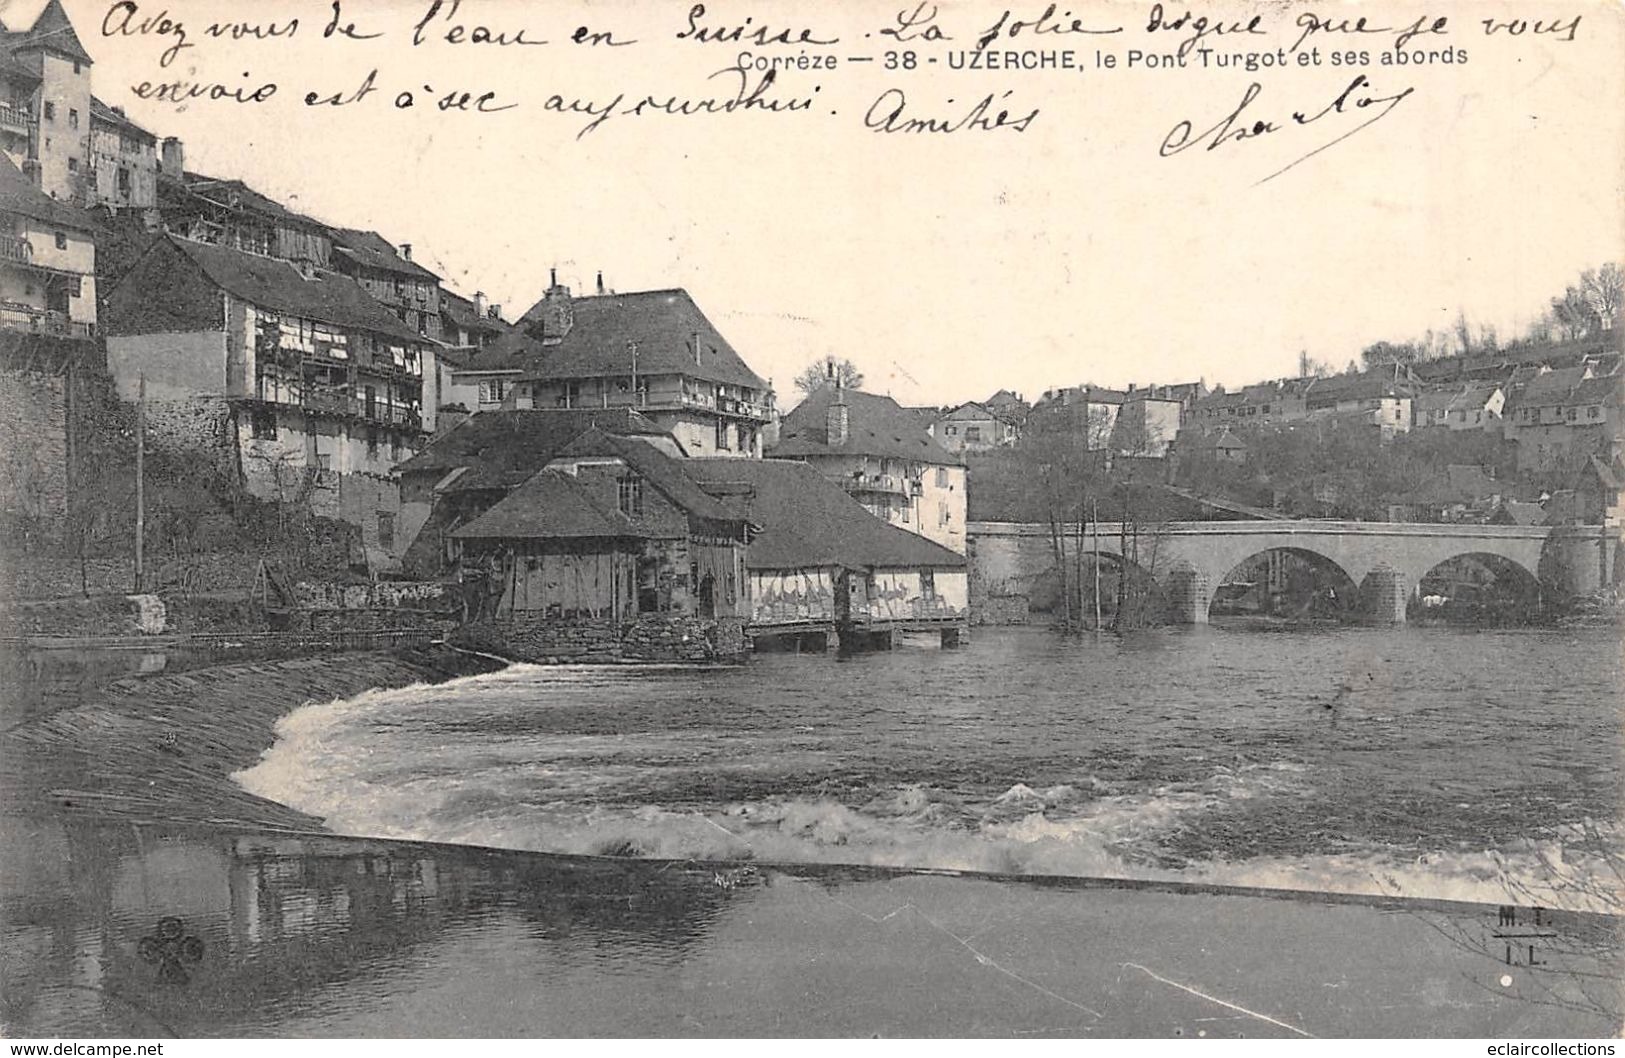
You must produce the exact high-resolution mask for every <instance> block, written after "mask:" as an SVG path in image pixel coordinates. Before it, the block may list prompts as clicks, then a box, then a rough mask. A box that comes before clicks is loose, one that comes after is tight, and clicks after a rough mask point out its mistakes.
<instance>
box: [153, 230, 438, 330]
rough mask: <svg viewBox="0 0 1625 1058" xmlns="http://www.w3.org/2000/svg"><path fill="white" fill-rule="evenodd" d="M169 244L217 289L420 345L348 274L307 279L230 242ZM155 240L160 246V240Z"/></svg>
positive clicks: (178, 241) (279, 262)
mask: <svg viewBox="0 0 1625 1058" xmlns="http://www.w3.org/2000/svg"><path fill="white" fill-rule="evenodd" d="M168 240H169V243H170V244H171V245H172V246H174V247H175V248H176V249H178V250H179V251H180V252H181V253H183V254H185V255H186V256H187V257H189V258H191V259H192V261H193V262H194V263H196V264H197V266H198V267H199V268H201V269H202V270H203V273H204V274H205V275H206V276H208V277H209V280H210V281H211V282H212V283H214V284H215V285H216V286H218V287H219V288H220V289H222V290H224V291H226V292H227V293H230V294H235V295H236V296H238V297H240V298H242V299H243V300H244V301H248V302H252V303H253V304H255V305H258V306H261V307H263V308H267V309H272V310H274V311H276V312H286V313H289V314H291V315H295V316H303V317H305V318H307V319H312V320H319V321H320V322H322V323H331V324H336V325H337V326H340V327H353V328H355V329H356V330H361V331H370V332H372V333H374V334H383V335H388V336H389V337H392V338H397V339H400V340H402V341H405V342H410V343H413V344H421V343H423V342H425V341H427V339H425V338H424V337H423V336H422V335H420V334H417V333H416V332H415V331H412V330H409V329H408V328H407V326H406V324H404V323H402V322H401V321H400V320H398V319H396V318H395V316H394V314H392V313H391V312H389V311H388V310H387V309H385V308H384V307H383V306H382V305H380V304H379V303H378V302H377V301H374V300H373V299H372V298H371V297H369V296H368V294H367V292H366V291H365V290H363V289H361V286H360V284H358V283H357V282H356V281H355V280H353V279H351V278H350V277H349V276H342V275H339V274H338V273H337V272H322V271H318V272H317V273H316V274H315V277H314V278H312V279H306V278H305V277H304V276H303V275H301V274H300V273H299V270H298V269H297V268H295V267H294V266H293V265H292V264H290V263H288V262H287V261H284V260H282V259H280V258H276V257H262V256H260V255H259V254H252V253H247V252H245V251H243V250H238V249H235V248H233V247H230V246H219V245H216V244H215V243H208V242H196V241H194V240H192V239H183V238H181V237H180V236H178V235H170V236H169V237H168ZM155 245H162V242H161V241H160V242H159V243H157V244H155Z"/></svg>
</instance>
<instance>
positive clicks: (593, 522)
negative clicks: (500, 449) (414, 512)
mask: <svg viewBox="0 0 1625 1058" xmlns="http://www.w3.org/2000/svg"><path fill="white" fill-rule="evenodd" d="M451 535H452V536H455V537H460V538H462V539H465V540H468V539H500V538H507V539H542V538H553V539H557V538H581V537H593V538H603V537H610V538H615V537H641V536H643V535H644V534H643V533H642V532H641V531H639V529H638V528H637V527H636V526H635V525H633V524H632V520H631V519H630V518H628V517H627V516H626V515H625V514H622V513H621V511H620V509H619V508H616V507H610V506H608V505H607V504H603V503H600V502H598V501H597V500H596V499H595V498H594V496H593V495H592V492H591V490H589V489H588V488H586V487H585V486H584V485H582V484H581V482H579V481H577V480H576V479H575V478H573V477H571V476H570V475H569V474H565V473H562V472H560V471H557V470H543V471H540V472H538V473H536V474H533V475H532V476H531V477H530V479H529V480H527V481H526V482H525V483H524V484H522V485H520V486H519V487H518V488H517V489H514V490H513V492H511V493H509V494H508V495H507V496H505V497H503V499H502V500H501V501H500V502H499V503H497V504H496V505H495V506H494V507H492V508H491V509H490V510H488V511H486V512H485V513H484V514H482V515H480V516H479V517H477V518H475V519H473V520H472V521H470V522H468V523H467V524H465V525H462V526H459V527H458V528H456V529H454V530H452V533H451Z"/></svg>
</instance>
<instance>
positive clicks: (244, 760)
mask: <svg viewBox="0 0 1625 1058" xmlns="http://www.w3.org/2000/svg"><path fill="white" fill-rule="evenodd" d="M500 667H501V663H500V662H498V661H496V660H494V659H489V658H484V657H480V656H478V655H474V654H469V653H465V652H459V651H453V650H447V649H423V650H402V651H395V652H390V653H348V654H324V655H319V656H314V657H307V658H296V659H286V660H274V661H255V662H244V663H239V664H232V665H221V666H217V667H212V668H203V669H195V670H192V671H188V672H182V673H176V674H165V675H158V676H147V677H131V678H127V679H121V680H117V681H115V682H113V683H112V684H110V685H109V686H108V687H107V689H106V691H105V692H104V693H102V694H100V695H96V696H93V697H92V698H91V700H90V701H87V702H86V703H85V704H82V705H79V706H77V707H74V708H71V709H66V710H63V711H60V712H56V713H52V714H50V715H48V716H44V717H41V718H39V719H35V720H31V721H27V722H24V723H21V724H18V725H17V726H15V727H12V728H10V729H8V730H7V731H5V732H4V733H0V803H3V804H4V805H5V806H6V808H7V810H9V811H12V812H21V813H28V812H37V811H41V810H53V809H54V810H56V811H62V812H67V813H76V814H77V813H85V814H91V815H98V816H112V817H115V818H123V819H132V820H168V821H173V822H198V823H234V824H246V825H251V826H266V827H290V828H295V829H302V830H310V829H316V828H319V827H320V825H321V821H320V820H319V819H316V818H315V817H313V816H309V815H306V814H305V813H302V812H297V811H294V810H293V809H290V808H286V807H284V806H282V805H279V804H275V803H273V802H271V801H266V800H264V799H262V798H259V797H255V796H253V795H251V794H248V793H245V792H243V791H242V790H240V789H239V788H238V787H237V786H235V785H234V784H233V783H232V782H231V781H230V778H229V776H230V775H231V774H232V773H233V772H235V771H238V770H239V769H242V768H246V767H248V766H250V765H252V764H253V763H254V762H255V761H256V760H258V759H259V756H260V754H261V753H262V752H264V751H265V750H266V749H267V748H269V747H270V746H271V744H272V743H273V742H274V741H275V740H276V723H277V721H278V720H280V719H281V718H282V717H284V716H286V715H287V714H288V713H290V712H292V711H293V710H294V709H297V708H299V707H300V706H303V705H306V704H310V703H319V702H329V701H335V700H339V699H344V698H350V697H354V696H355V695H358V694H361V693H362V692H364V691H367V690H369V689H373V688H386V689H387V688H395V687H405V686H409V685H411V684H415V683H439V682H443V681H445V680H448V679H453V678H455V677H458V676H467V675H474V674H477V673H480V672H489V671H494V670H496V669H498V668H500Z"/></svg>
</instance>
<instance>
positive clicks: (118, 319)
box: [106, 235, 437, 563]
mask: <svg viewBox="0 0 1625 1058" xmlns="http://www.w3.org/2000/svg"><path fill="white" fill-rule="evenodd" d="M106 308H107V314H108V328H107V329H108V338H107V359H108V369H109V371H110V372H111V373H112V376H113V379H114V382H115V383H116V384H117V387H118V391H119V395H120V397H122V398H123V399H124V400H127V401H131V400H135V399H136V398H137V396H138V394H139V392H140V391H141V389H142V387H143V385H144V387H145V395H146V399H147V402H148V407H149V413H148V422H149V432H150V434H151V436H152V443H154V444H157V445H160V446H162V445H171V446H174V447H176V448H184V449H191V450H195V451H199V452H203V453H206V454H208V455H210V456H211V457H212V459H213V460H214V462H215V463H217V464H218V465H220V466H222V467H223V468H225V469H227V470H228V471H229V472H230V473H231V474H233V475H234V476H235V477H236V478H237V479H238V480H239V481H240V482H241V483H242V485H243V487H244V488H246V490H247V491H248V492H249V493H250V494H252V495H254V496H257V497H260V498H261V499H265V500H270V501H274V502H279V503H297V504H302V505H305V506H308V508H309V509H310V510H311V512H312V513H314V514H317V515H321V516H324V517H330V518H338V519H341V520H343V521H346V522H349V523H351V524H353V525H355V526H357V527H359V528H360V529H361V533H362V540H363V543H364V546H365V547H366V548H367V552H368V558H369V562H372V563H387V562H389V561H390V560H391V556H392V554H393V553H394V552H395V550H396V548H397V542H396V539H395V537H396V519H397V517H398V515H399V506H400V493H399V490H398V488H397V487H396V484H395V481H394V478H393V476H392V474H393V471H394V468H395V466H396V465H397V464H398V463H400V462H402V461H404V460H405V459H407V458H408V457H410V456H411V455H412V454H413V453H414V452H416V451H417V450H418V449H419V448H420V447H422V444H423V442H424V440H425V438H426V434H427V432H428V431H430V430H432V429H433V426H434V413H435V408H436V405H437V398H436V394H435V393H434V392H433V390H434V383H435V378H434V373H433V371H432V370H431V371H425V364H426V363H430V362H432V361H431V360H430V356H431V351H430V350H431V347H430V344H429V342H428V340H427V339H425V338H423V337H421V336H420V335H418V334H416V333H414V332H412V331H411V330H409V329H408V328H407V327H406V326H405V325H404V324H402V323H401V321H400V320H399V319H398V318H396V317H395V316H394V315H392V314H391V313H389V312H388V311H386V310H385V309H384V308H383V307H382V306H381V305H379V304H378V303H377V302H376V301H374V300H373V299H372V298H370V297H368V296H367V294H366V293H365V292H364V291H363V290H362V289H361V287H360V286H358V285H357V284H356V282H355V281H354V280H352V279H350V278H349V277H347V276H343V275H339V274H338V273H335V272H329V271H324V270H319V269H312V270H310V271H309V274H306V273H305V272H303V271H301V270H300V269H299V268H298V267H297V266H295V265H294V264H292V263H290V262H288V261H286V260H280V259H277V258H273V257H266V256H261V255H258V254H252V253H248V252H245V251H242V250H238V249H234V248H232V247H230V246H226V245H220V244H215V243H205V242H196V241H193V240H189V239H183V238H179V237H176V236H173V235H168V236H164V237H162V238H160V239H158V240H156V241H154V243H153V244H152V246H151V247H150V248H149V249H148V251H147V252H146V254H145V255H143V256H142V257H141V258H140V259H139V260H138V261H137V262H136V264H135V265H134V266H133V267H132V268H131V269H130V271H129V272H128V273H126V275H125V276H124V278H123V279H122V280H120V281H119V282H118V284H117V285H116V286H115V287H114V288H113V290H112V291H110V292H109V294H108V298H107V306H106Z"/></svg>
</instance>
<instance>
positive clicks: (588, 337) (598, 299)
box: [520, 290, 767, 389]
mask: <svg viewBox="0 0 1625 1058" xmlns="http://www.w3.org/2000/svg"><path fill="white" fill-rule="evenodd" d="M545 304H546V302H545V301H539V302H537V303H536V304H535V305H533V306H532V307H531V309H530V311H529V312H527V313H525V315H524V317H523V318H522V319H521V320H520V325H521V326H525V325H528V324H533V323H536V322H538V321H539V319H540V317H541V310H542V307H543V305H545ZM570 308H571V312H572V313H573V315H574V323H573V324H572V325H571V327H570V331H569V333H567V334H566V335H564V337H563V339H562V340H561V341H560V342H559V344H558V345H556V346H552V347H551V349H550V352H549V354H548V358H547V362H546V363H545V364H543V365H541V367H540V368H539V369H538V370H537V373H536V374H535V375H533V376H531V377H533V378H538V379H568V378H601V377H604V376H621V375H629V374H631V369H632V353H631V350H630V349H629V348H628V343H631V342H636V343H637V346H638V373H639V374H641V375H688V376H689V377H691V378H698V379H703V380H705V381H707V382H720V383H724V384H727V385H734V386H746V387H749V388H752V389H766V388H767V383H766V382H765V381H763V379H762V378H761V377H760V376H759V375H757V374H756V372H754V371H752V370H751V369H750V368H749V367H748V366H746V364H745V361H744V360H743V359H741V358H740V356H739V354H738V353H737V352H735V351H734V348H733V346H731V345H729V344H728V340H727V339H726V338H724V337H723V336H722V335H721V333H719V332H718V331H717V329H716V327H714V326H713V325H712V323H711V321H710V320H709V319H707V318H706V316H705V313H703V312H701V311H700V308H699V306H698V305H696V304H694V299H693V298H691V297H689V295H688V291H686V290H647V291H641V292H638V293H631V294H602V295H597V296H594V297H584V298H572V299H571V301H570ZM696 335H698V338H699V349H700V352H699V356H698V362H696V357H695V354H694V342H695V336H696Z"/></svg>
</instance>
